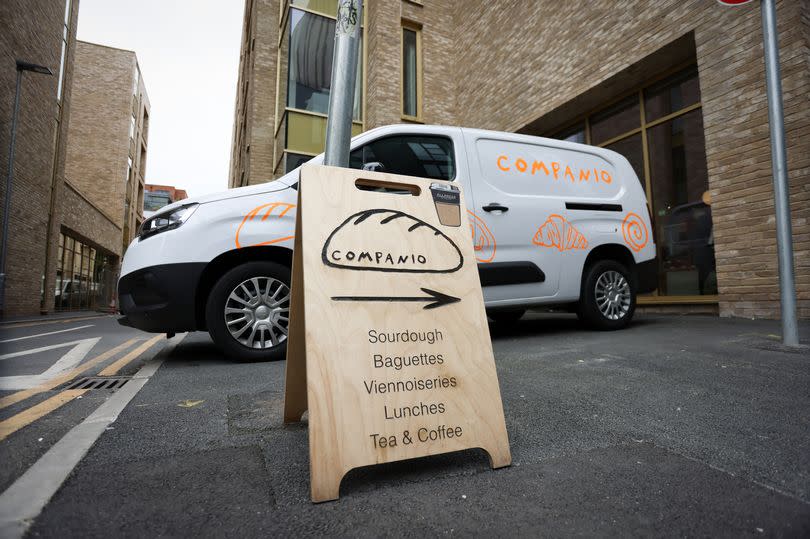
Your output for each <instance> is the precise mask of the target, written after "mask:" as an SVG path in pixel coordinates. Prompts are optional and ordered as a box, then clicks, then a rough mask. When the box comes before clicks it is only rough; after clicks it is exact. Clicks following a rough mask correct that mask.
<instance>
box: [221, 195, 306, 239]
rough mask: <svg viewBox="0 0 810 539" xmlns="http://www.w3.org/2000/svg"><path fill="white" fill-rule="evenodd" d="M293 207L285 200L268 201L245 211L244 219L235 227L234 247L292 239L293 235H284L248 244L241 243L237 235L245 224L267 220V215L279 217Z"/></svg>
mask: <svg viewBox="0 0 810 539" xmlns="http://www.w3.org/2000/svg"><path fill="white" fill-rule="evenodd" d="M293 208H295V204H288V203H286V202H270V203H268V204H262V205H261V206H256V207H255V208H253V209H252V210H250V211H249V212H248V213H247V215H245V217H244V219H242V222H241V223H240V224H239V228H237V229H236V238H234V242H235V243H236V248H237V249H241V248H242V247H258V246H260V245H272V244H273V243H280V242H282V241H287V240H291V239H293V238H294V236H284V237H282V238H273V239H270V240H267V241H262V242H259V243H252V244H250V245H242V244H241V243H240V242H239V235H240V233H241V232H242V227H244V226H245V225H246V224H249V223H251V222H253V223H260V222H264V221H266V220H267V218H268V217H272V218H274V219H280V218H281V217H284V215H285V214H286V213H287V212H288V211H290V210H291V209H293ZM275 210H278V211H275ZM274 211H275V213H274Z"/></svg>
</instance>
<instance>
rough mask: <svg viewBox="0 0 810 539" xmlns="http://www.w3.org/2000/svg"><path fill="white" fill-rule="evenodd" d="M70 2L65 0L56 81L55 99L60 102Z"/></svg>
mask: <svg viewBox="0 0 810 539" xmlns="http://www.w3.org/2000/svg"><path fill="white" fill-rule="evenodd" d="M70 4H71V1H70V0H67V1H66V2H65V21H64V24H63V25H62V52H61V54H60V55H59V78H58V81H57V83H56V101H57V102H59V103H60V104H61V103H62V90H63V88H64V86H65V57H66V56H67V44H68V39H69V36H70V31H69V28H70Z"/></svg>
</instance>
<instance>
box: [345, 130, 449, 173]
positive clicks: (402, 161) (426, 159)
mask: <svg viewBox="0 0 810 539" xmlns="http://www.w3.org/2000/svg"><path fill="white" fill-rule="evenodd" d="M455 165H456V163H455V157H454V154H453V142H452V141H451V140H450V139H448V138H445V137H437V136H423V135H395V136H391V137H384V138H381V139H377V140H375V141H372V142H369V143H368V144H366V145H365V146H361V147H360V148H357V149H355V150H354V151H353V152H352V153H351V154H350V155H349V167H350V168H355V169H362V168H363V167H364V166H365V167H367V168H368V169H369V170H378V171H380V172H388V173H390V174H404V175H406V176H418V177H420V178H430V179H436V180H452V179H453V178H455V176H456V166H455Z"/></svg>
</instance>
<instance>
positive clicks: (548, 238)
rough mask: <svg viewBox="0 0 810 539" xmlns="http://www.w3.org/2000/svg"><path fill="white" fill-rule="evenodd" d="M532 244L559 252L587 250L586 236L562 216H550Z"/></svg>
mask: <svg viewBox="0 0 810 539" xmlns="http://www.w3.org/2000/svg"><path fill="white" fill-rule="evenodd" d="M532 243H534V244H535V245H539V246H540V247H556V248H557V250H558V251H569V250H571V249H587V247H588V240H587V239H585V236H583V235H582V233H581V232H580V231H579V230H577V229H576V228H574V227H573V225H571V223H569V222H568V221H567V220H566V219H565V217H563V216H561V215H556V214H553V215H549V217H548V219H546V222H545V223H543V224H542V226H541V227H540V228H539V229H538V230H537V233H536V234H535V235H534V238H532Z"/></svg>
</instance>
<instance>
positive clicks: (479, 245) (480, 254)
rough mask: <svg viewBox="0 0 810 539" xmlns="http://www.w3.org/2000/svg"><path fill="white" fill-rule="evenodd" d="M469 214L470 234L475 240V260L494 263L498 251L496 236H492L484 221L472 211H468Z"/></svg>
mask: <svg viewBox="0 0 810 539" xmlns="http://www.w3.org/2000/svg"><path fill="white" fill-rule="evenodd" d="M467 213H468V214H469V217H470V234H472V238H473V250H475V259H476V260H477V261H478V262H492V259H493V258H495V250H496V249H497V244H496V243H495V236H493V235H492V232H490V230H489V227H487V224H486V223H485V222H484V220H483V219H481V218H480V217H478V216H477V215H475V213H473V212H472V211H470V210H467Z"/></svg>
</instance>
